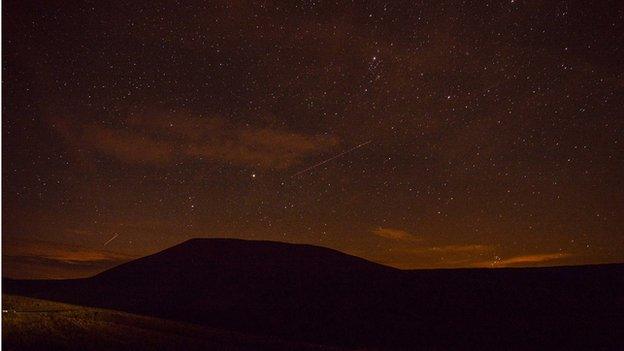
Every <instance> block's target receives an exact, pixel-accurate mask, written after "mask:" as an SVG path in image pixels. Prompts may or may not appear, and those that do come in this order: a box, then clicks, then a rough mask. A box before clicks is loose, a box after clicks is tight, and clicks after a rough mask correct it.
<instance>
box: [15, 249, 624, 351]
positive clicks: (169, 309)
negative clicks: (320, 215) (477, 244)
mask: <svg viewBox="0 0 624 351" xmlns="http://www.w3.org/2000/svg"><path fill="white" fill-rule="evenodd" d="M4 287H5V291H6V292H9V293H13V294H20V295H24V296H31V297H37V298H44V299H48V300H55V301H62V302H69V303H73V304H79V305H84V306H93V307H103V308H108V309H114V310H120V311H125V312H131V313H136V314H142V315H148V316H154V317H160V318H167V319H173V320H179V321H185V322H193V323H198V324H201V325H206V326H211V327H218V328H223V329H229V330H235V331H240V332H245V333H252V334H262V335H273V336H278V337H281V338H287V339H291V340H298V341H305V342H314V343H323V344H328V345H337V346H343V347H370V348H379V349H414V348H418V347H422V348H426V349H431V348H449V347H460V348H467V347H470V348H474V347H479V348H481V349H483V348H499V347H503V348H505V349H514V348H519V349H526V348H527V347H536V346H540V347H541V348H546V347H550V348H561V347H565V346H574V347H579V346H580V345H588V346H590V345H591V347H592V348H601V347H602V348H607V349H608V348H611V347H614V346H616V345H619V343H620V342H622V341H624V340H623V338H622V335H621V333H620V332H621V326H622V325H624V265H598V266H580V267H553V268H522V269H495V270H490V269H456V270H414V271H404V270H399V269H395V268H390V267H386V266H383V265H379V264H376V263H373V262H369V261H366V260H364V259H361V258H358V257H355V256H350V255H346V254H344V253H341V252H338V251H335V250H331V249H327V248H322V247H317V246H311V245H295V244H286V243H278V242H269V241H246V240H234V239H193V240H189V241H186V242H184V243H182V244H179V245H177V246H174V247H172V248H169V249H167V250H164V251H161V252H159V253H156V254H154V255H151V256H147V257H144V258H140V259H137V260H135V261H131V262H128V263H125V264H122V265H120V266H117V267H115V268H112V269H110V270H108V271H105V272H103V273H101V274H98V275H96V276H94V277H91V278H87V279H76V280H61V281H16V280H6V279H5V282H4ZM617 326H619V328H618V327H617Z"/></svg>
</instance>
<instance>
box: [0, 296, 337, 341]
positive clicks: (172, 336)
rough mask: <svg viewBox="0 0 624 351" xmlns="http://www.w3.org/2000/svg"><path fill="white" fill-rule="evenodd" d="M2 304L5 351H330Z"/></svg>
mask: <svg viewBox="0 0 624 351" xmlns="http://www.w3.org/2000/svg"><path fill="white" fill-rule="evenodd" d="M2 305H3V306H2V308H3V312H2V344H3V347H4V349H5V350H42V349H46V350H93V351H97V350H137V351H138V350H330V348H328V347H323V346H315V345H306V344H295V343H289V342H284V341H281V340H277V339H271V338H265V337H257V336H249V335H244V334H239V333H234V332H228V331H223V330H218V329H211V328H206V327H201V326H197V325H193V324H187V323H180V322H174V321H169V320H164V319H158V318H150V317H143V316H139V315H134V314H129V313H123V312H117V311H112V310H105V309H98V308H88V307H82V306H76V305H68V304H62V303H57V302H51V301H46V300H38V299H32V298H26V297H21V296H15V295H2Z"/></svg>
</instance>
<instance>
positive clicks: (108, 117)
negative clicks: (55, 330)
mask: <svg viewBox="0 0 624 351" xmlns="http://www.w3.org/2000/svg"><path fill="white" fill-rule="evenodd" d="M623 19H624V6H623V4H622V2H620V1H601V2H598V3H590V2H582V1H520V0H516V1H514V0H511V1H463V2H458V1H441V2H413V1H388V2H383V1H374V2H360V1H356V2H328V1H301V2H272V1H268V2H265V1H263V2H243V1H213V2H203V1H202V2H193V1H189V2H186V1H185V2H167V3H153V2H143V1H131V2H127V1H106V2H90V1H79V2H67V3H62V4H53V3H50V2H45V1H6V2H5V3H4V4H3V21H4V24H3V39H2V41H3V42H2V44H3V49H4V50H3V65H2V74H3V82H2V87H3V97H2V99H3V100H2V102H3V104H2V114H3V118H2V127H3V132H2V134H3V135H2V136H3V145H2V148H3V167H2V177H3V206H2V207H3V212H4V213H3V214H4V216H3V233H2V234H3V238H2V243H3V274H4V275H8V276H11V277H14V278H73V277H85V276H89V275H92V274H94V273H97V272H100V271H102V270H104V269H106V268H109V267H111V266H114V265H116V264H118V263H121V262H125V261H128V260H130V259H132V258H136V257H140V256H144V255H146V254H149V253H153V252H156V251H158V250H162V249H164V248H167V247H170V246H172V245H174V244H176V243H179V242H182V241H184V240H187V239H190V238H194V237H224V238H243V239H256V240H258V239H261V240H277V241H285V242H292V243H308V244H315V245H321V246H326V247H330V248H334V249H337V250H340V251H344V252H347V253H350V254H354V255H357V256H360V257H364V258H367V259H370V260H372V261H375V262H379V263H383V264H387V265H391V266H394V267H399V268H410V269H413V268H450V267H508V266H551V265H580V264H597V263H613V262H622V261H624V240H623V236H622V227H623V225H624V223H623V219H624V201H623V199H624V190H623V189H624V187H623V186H622V185H623V184H622V179H624V152H623V148H622V143H623V142H624V140H623V133H622V132H623V130H624V128H623V127H624V118H622V111H624V100H623V95H624V94H623V93H624V80H623V79H624V78H623V76H622V72H624V60H623V57H624V52H623V50H624V45H623V43H624V20H623Z"/></svg>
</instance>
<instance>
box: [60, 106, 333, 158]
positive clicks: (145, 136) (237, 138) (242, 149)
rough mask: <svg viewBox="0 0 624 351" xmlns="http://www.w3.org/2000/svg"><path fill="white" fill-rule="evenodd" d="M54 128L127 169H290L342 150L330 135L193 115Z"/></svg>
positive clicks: (76, 123)
mask: <svg viewBox="0 0 624 351" xmlns="http://www.w3.org/2000/svg"><path fill="white" fill-rule="evenodd" d="M49 123H50V125H51V127H52V128H53V129H54V130H55V131H57V133H59V135H61V136H62V137H63V138H64V139H65V140H66V142H67V143H68V144H69V145H71V146H72V147H73V148H75V149H81V150H85V151H87V152H90V153H91V154H92V155H94V156H98V155H99V156H107V157H110V158H113V159H115V160H117V161H120V162H123V163H127V164H150V165H161V166H162V165H170V164H173V163H175V162H182V161H185V160H190V161H204V162H223V163H229V164H233V165H239V166H253V167H259V168H274V169H284V168H287V167H290V166H291V165H294V164H297V163H299V162H301V160H303V159H304V158H305V157H307V156H311V155H314V154H317V153H320V152H323V151H327V150H329V149H330V148H332V147H334V146H336V145H338V139H337V138H336V137H333V136H329V135H315V134H303V133H297V132H293V131H289V130H286V129H283V128H272V127H269V126H251V125H239V124H236V123H232V122H228V121H227V120H225V119H222V118H219V117H197V116H193V115H192V114H190V113H189V114H176V115H172V116H167V115H162V114H159V115H156V116H151V117H150V118H147V117H130V118H127V119H126V120H124V121H123V123H120V124H119V125H114V126H110V125H101V124H82V123H81V122H79V121H76V120H71V119H63V118H51V119H50V122H49ZM80 156H81V157H83V158H84V155H80Z"/></svg>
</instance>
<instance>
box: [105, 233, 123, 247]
mask: <svg viewBox="0 0 624 351" xmlns="http://www.w3.org/2000/svg"><path fill="white" fill-rule="evenodd" d="M118 236H119V234H115V236H114V237H112V238H110V239H108V240H107V241H106V242H105V243H104V246H106V245H108V243H110V242H111V241H113V240H115V239H117V237H118Z"/></svg>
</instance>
